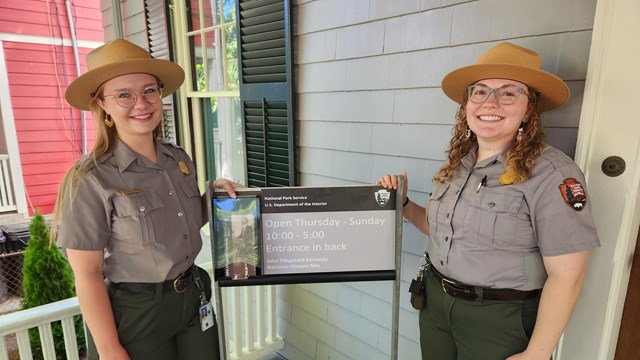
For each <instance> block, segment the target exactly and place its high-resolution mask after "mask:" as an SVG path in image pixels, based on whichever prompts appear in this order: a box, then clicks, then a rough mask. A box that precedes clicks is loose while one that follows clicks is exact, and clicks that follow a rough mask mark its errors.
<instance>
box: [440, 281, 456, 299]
mask: <svg viewBox="0 0 640 360" xmlns="http://www.w3.org/2000/svg"><path fill="white" fill-rule="evenodd" d="M445 283H446V284H447V285H455V284H456V283H455V282H453V281H451V280H449V279H445V278H444V277H443V278H442V280H440V285H441V286H442V291H444V292H445V293H446V294H449V291H447V288H446V286H445ZM449 295H451V294H449Z"/></svg>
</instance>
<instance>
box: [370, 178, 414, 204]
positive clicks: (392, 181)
mask: <svg viewBox="0 0 640 360" xmlns="http://www.w3.org/2000/svg"><path fill="white" fill-rule="evenodd" d="M402 176H403V177H404V191H403V193H402V203H403V204H404V201H405V199H406V198H407V189H408V188H409V178H408V177H407V172H406V171H404V172H403V173H402ZM376 185H380V186H382V187H384V188H385V189H394V190H398V176H397V175H389V174H386V175H385V176H383V177H381V178H380V179H378V181H376Z"/></svg>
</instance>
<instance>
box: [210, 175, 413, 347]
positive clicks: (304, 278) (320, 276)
mask: <svg viewBox="0 0 640 360" xmlns="http://www.w3.org/2000/svg"><path fill="white" fill-rule="evenodd" d="M404 187H405V183H404V177H403V176H402V175H398V189H397V190H396V191H393V190H390V191H389V192H391V197H390V199H389V195H387V199H388V200H390V201H394V203H395V211H394V213H393V215H392V218H394V220H395V227H394V229H393V230H394V231H393V234H392V235H393V237H394V239H393V240H394V242H393V244H389V245H392V247H390V248H389V250H388V251H392V249H393V250H394V251H395V257H394V258H393V260H392V263H393V267H394V269H393V270H391V271H387V270H384V271H382V270H380V271H377V270H374V271H360V270H359V269H356V270H355V271H349V270H346V271H344V272H341V270H338V271H337V272H336V274H331V273H327V272H319V273H317V274H314V273H313V272H310V273H308V274H298V273H294V274H278V273H277V272H276V273H274V274H266V275H259V276H256V277H254V278H252V277H249V278H246V279H238V280H231V279H228V278H222V279H216V278H215V276H214V282H215V286H216V288H215V290H216V291H215V292H216V294H215V304H214V308H215V313H216V316H217V325H218V339H219V349H220V359H222V360H227V358H228V356H227V343H226V338H227V337H226V327H225V316H224V306H223V305H224V301H223V296H222V287H229V286H251V285H268V284H295V283H317V282H341V281H375V280H393V295H392V301H391V307H392V318H391V360H397V359H398V336H399V332H398V328H399V318H400V303H399V300H400V284H401V280H402V279H401V262H402V226H403V211H402V210H403V207H402V205H403V201H404V199H403V197H402V196H396V194H403V193H404ZM339 188H340V187H337V188H334V189H339ZM342 188H346V187H342ZM352 188H357V186H356V187H352ZM211 189H212V187H211V184H210V183H207V199H208V201H207V204H208V205H207V210H208V213H209V226H210V229H211V241H212V246H211V251H212V261H213V268H214V273H216V271H219V269H217V265H216V261H217V260H218V257H217V255H218V254H217V252H216V243H215V235H216V231H215V230H214V219H215V214H214V213H215V211H216V209H214V205H213V201H212V199H213V198H214V196H215V195H214V192H213V191H212V190H211ZM278 189H279V188H278ZM283 189H285V191H286V188H283ZM290 189H292V190H291V191H299V190H300V189H304V188H290ZM325 189H326V188H325ZM380 189H382V188H380ZM248 190H251V192H252V193H255V191H256V190H258V191H259V189H248ZM268 190H270V189H269V188H265V191H268ZM271 190H272V189H271ZM328 190H329V191H330V190H331V189H328ZM341 190H344V189H341ZM382 190H383V191H384V189H382ZM272 191H275V190H272ZM376 195H377V194H376ZM348 200H349V199H346V201H347V202H349V201H348ZM376 200H377V199H376ZM300 204H302V203H300ZM349 204H350V205H351V203H350V202H349ZM379 205H380V206H383V205H382V204H379ZM329 207H330V205H329ZM365 210H367V209H365ZM333 211H336V210H335V209H333ZM356 213H357V212H356ZM340 216H346V215H340ZM385 216H386V215H385ZM383 218H384V216H383ZM341 221H342V222H343V223H346V220H341ZM301 223H303V222H302V221H301ZM305 224H306V223H305ZM338 226H339V224H338V225H336V228H337V227H338ZM345 226H346V225H345ZM347 230H348V229H347ZM327 231H329V228H327ZM292 232H295V231H292ZM304 233H305V237H306V234H307V231H305V232H304ZM294 236H295V237H296V238H297V239H299V240H300V239H301V237H302V235H299V234H295V235H294ZM263 240H264V239H261V241H260V243H262V241H263ZM327 241H329V240H327ZM355 241H357V240H355ZM349 245H350V244H349ZM262 246H263V247H264V245H262ZM314 246H316V245H314ZM325 246H331V244H329V245H327V244H326V243H325ZM271 256H273V255H271ZM325 261H326V260H325ZM265 262H266V261H265ZM329 263H330V261H329ZM339 265H342V263H339ZM355 266H358V264H356V265H355ZM390 266H391V264H390ZM274 268H276V267H274ZM265 270H266V264H264V263H263V264H262V266H261V271H263V274H264V271H265ZM276 271H277V270H276Z"/></svg>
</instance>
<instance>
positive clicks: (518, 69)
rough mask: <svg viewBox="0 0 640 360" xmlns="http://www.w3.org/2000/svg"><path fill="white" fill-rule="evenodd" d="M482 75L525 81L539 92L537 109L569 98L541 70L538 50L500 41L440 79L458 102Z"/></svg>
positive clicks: (561, 84) (566, 91) (556, 80)
mask: <svg viewBox="0 0 640 360" xmlns="http://www.w3.org/2000/svg"><path fill="white" fill-rule="evenodd" d="M482 79H510V80H516V81H519V82H521V83H525V84H527V85H528V86H529V87H532V88H534V89H535V90H536V91H537V92H538V93H539V96H540V111H541V112H543V111H547V110H551V109H555V108H557V107H559V106H561V105H562V104H564V103H565V102H566V101H567V100H568V99H569V87H567V84H565V83H564V81H562V79H560V78H559V77H557V76H555V75H553V74H551V73H549V72H547V71H544V70H542V59H541V58H540V55H538V53H537V52H535V51H532V50H529V49H527V48H523V47H521V46H517V45H514V44H511V43H508V42H502V43H499V44H497V45H496V46H494V47H492V48H491V49H489V50H488V51H486V52H485V53H484V54H482V55H481V56H480V57H479V58H478V61H476V63H475V64H474V65H469V66H465V67H461V68H459V69H456V70H453V71H452V72H450V73H449V74H447V75H446V76H445V77H444V79H442V90H443V91H444V93H445V94H446V95H447V96H448V97H449V98H451V99H452V100H453V101H455V102H457V103H459V104H461V103H462V98H463V95H464V94H465V93H466V91H467V88H468V87H469V85H471V84H474V83H475V82H477V81H479V80H482Z"/></svg>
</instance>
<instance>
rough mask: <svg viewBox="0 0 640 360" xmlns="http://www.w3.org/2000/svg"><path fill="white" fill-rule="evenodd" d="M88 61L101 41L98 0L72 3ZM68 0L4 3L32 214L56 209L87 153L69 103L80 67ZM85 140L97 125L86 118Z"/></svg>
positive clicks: (2, 21)
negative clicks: (67, 176)
mask: <svg viewBox="0 0 640 360" xmlns="http://www.w3.org/2000/svg"><path fill="white" fill-rule="evenodd" d="M71 8H72V17H73V23H74V27H75V31H76V37H77V39H78V42H79V46H80V48H79V49H78V52H79V57H80V59H81V65H82V72H85V71H86V67H85V64H84V58H85V56H86V54H87V53H88V52H89V51H90V50H91V49H92V48H94V47H96V46H98V45H99V44H100V43H101V42H102V40H103V38H102V34H103V31H102V21H101V16H100V11H99V1H98V0H77V1H74V2H73V4H72V5H71ZM69 28H70V27H69V21H68V18H67V10H66V7H65V2H64V0H56V1H47V2H44V1H24V0H4V1H2V2H1V3H0V40H3V41H2V44H3V47H4V52H5V62H6V64H5V66H6V71H7V77H8V81H9V89H10V93H11V105H12V108H13V117H14V120H15V128H16V133H17V138H18V147H19V151H20V160H21V163H22V173H23V180H24V187H25V192H26V196H27V203H28V207H29V215H33V210H34V209H38V210H39V211H40V212H41V213H43V214H49V213H51V212H52V210H53V205H54V203H55V198H56V196H57V192H58V187H59V183H60V181H61V180H62V177H63V176H64V173H65V172H66V170H67V169H69V167H71V165H72V163H73V162H74V161H75V160H76V159H78V158H79V157H80V156H81V154H82V131H81V128H82V124H81V120H80V112H79V111H77V110H72V109H71V108H70V107H69V106H68V104H67V103H66V101H64V92H65V90H66V85H67V84H69V83H70V82H71V81H73V79H75V77H76V74H77V72H76V63H75V60H74V54H73V48H72V46H71V34H70V31H69ZM87 140H88V146H89V148H90V146H91V143H92V140H93V123H92V120H91V115H90V114H89V113H87Z"/></svg>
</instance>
